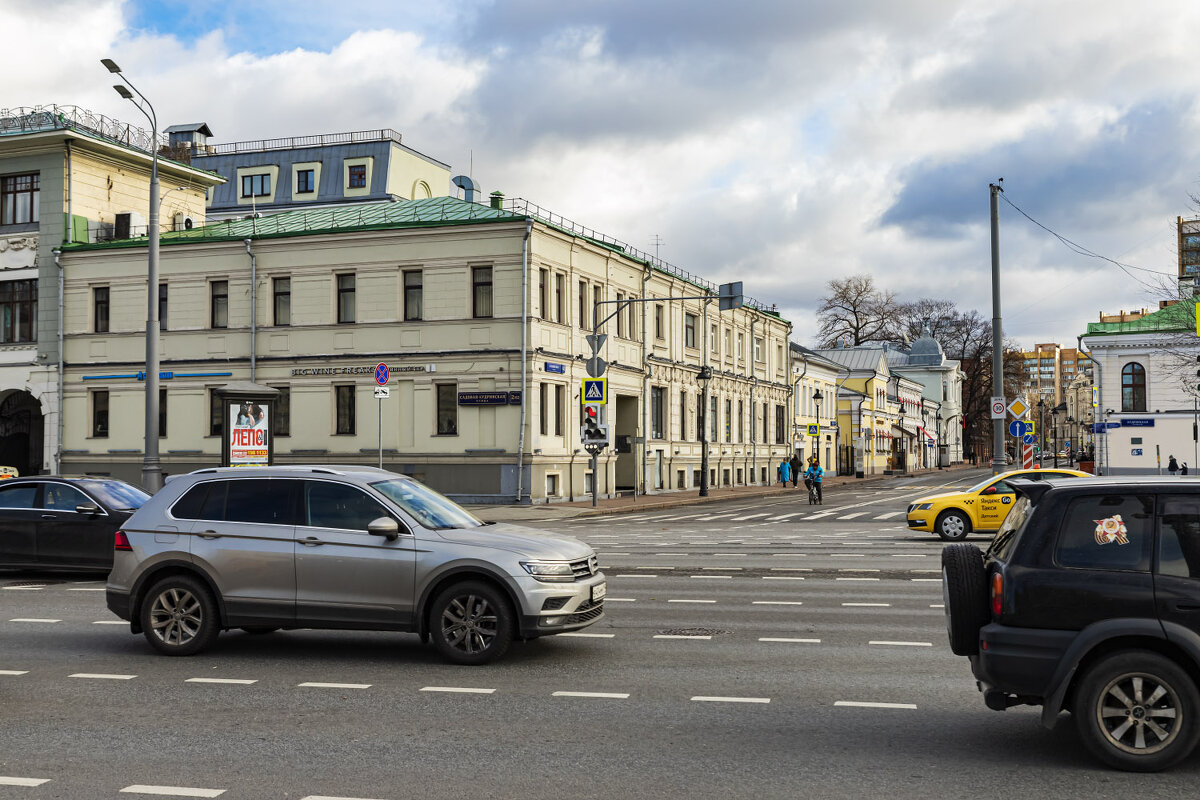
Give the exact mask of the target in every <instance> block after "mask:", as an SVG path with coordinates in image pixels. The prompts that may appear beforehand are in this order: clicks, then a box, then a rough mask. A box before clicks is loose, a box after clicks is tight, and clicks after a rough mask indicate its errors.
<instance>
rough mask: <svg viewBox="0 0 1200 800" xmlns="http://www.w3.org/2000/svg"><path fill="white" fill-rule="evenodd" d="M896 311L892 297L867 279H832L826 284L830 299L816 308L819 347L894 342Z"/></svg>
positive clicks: (859, 277)
mask: <svg viewBox="0 0 1200 800" xmlns="http://www.w3.org/2000/svg"><path fill="white" fill-rule="evenodd" d="M896 309H897V304H896V296H895V294H894V293H893V292H889V291H883V290H882V289H878V288H876V286H875V279H874V278H872V277H871V276H870V275H852V276H851V277H849V278H843V279H838V278H834V279H833V280H831V281H829V295H828V296H827V297H823V298H822V299H821V305H820V307H819V308H817V317H818V319H819V320H820V322H821V328H820V330H819V331H818V337H819V346H820V347H836V346H838V345H839V344H841V343H842V342H845V343H846V344H848V345H849V346H851V347H856V346H858V345H860V344H866V343H868V342H887V341H893V339H894V332H895V326H896Z"/></svg>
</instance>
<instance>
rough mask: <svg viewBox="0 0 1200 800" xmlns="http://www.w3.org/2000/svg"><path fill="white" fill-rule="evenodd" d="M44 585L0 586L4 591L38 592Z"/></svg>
mask: <svg viewBox="0 0 1200 800" xmlns="http://www.w3.org/2000/svg"><path fill="white" fill-rule="evenodd" d="M45 588H46V587H45V586H0V589H4V591H6V592H40V591H41V590H42V589H45Z"/></svg>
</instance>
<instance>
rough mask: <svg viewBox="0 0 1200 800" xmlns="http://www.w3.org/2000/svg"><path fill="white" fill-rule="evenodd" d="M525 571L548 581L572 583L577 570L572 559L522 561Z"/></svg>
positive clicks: (538, 578)
mask: <svg viewBox="0 0 1200 800" xmlns="http://www.w3.org/2000/svg"><path fill="white" fill-rule="evenodd" d="M521 566H522V567H524V568H525V571H526V572H528V573H529V574H530V575H532V576H533V577H534V578H536V579H537V580H539V581H544V582H546V583H571V582H572V581H574V580H575V570H573V569H572V568H571V562H570V561H522V562H521Z"/></svg>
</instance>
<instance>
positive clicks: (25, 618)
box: [9, 617, 62, 622]
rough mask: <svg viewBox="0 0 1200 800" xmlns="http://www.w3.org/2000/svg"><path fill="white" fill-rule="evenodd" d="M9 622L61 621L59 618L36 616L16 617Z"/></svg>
mask: <svg viewBox="0 0 1200 800" xmlns="http://www.w3.org/2000/svg"><path fill="white" fill-rule="evenodd" d="M9 622H62V620H61V619H39V618H38V617H17V618H16V619H10V620H9Z"/></svg>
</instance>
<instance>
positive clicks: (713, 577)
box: [688, 575, 733, 581]
mask: <svg viewBox="0 0 1200 800" xmlns="http://www.w3.org/2000/svg"><path fill="white" fill-rule="evenodd" d="M688 577H689V578H704V579H705V580H710V581H720V580H729V579H730V578H732V577H733V576H732V575H688Z"/></svg>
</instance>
